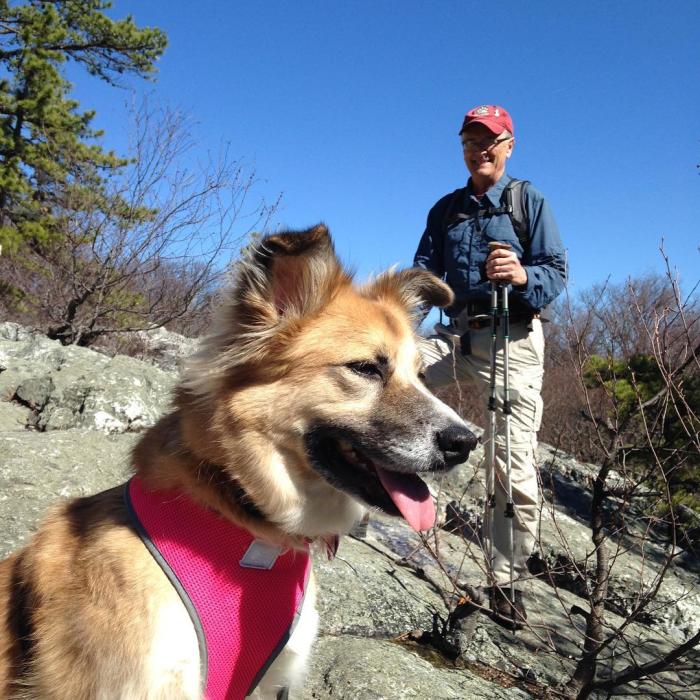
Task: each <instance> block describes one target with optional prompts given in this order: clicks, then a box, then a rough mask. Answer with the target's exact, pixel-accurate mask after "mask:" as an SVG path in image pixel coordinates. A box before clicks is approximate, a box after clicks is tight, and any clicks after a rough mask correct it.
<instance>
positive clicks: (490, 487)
mask: <svg viewBox="0 0 700 700" xmlns="http://www.w3.org/2000/svg"><path fill="white" fill-rule="evenodd" d="M497 343H498V285H497V284H496V283H495V282H491V367H490V368H489V369H490V375H489V403H488V410H489V427H490V436H491V439H490V440H489V451H488V458H487V460H486V519H487V523H486V525H487V531H488V537H489V544H488V572H487V573H488V577H489V579H490V584H491V591H492V595H494V596H495V595H496V592H495V589H496V578H495V576H494V573H493V537H494V517H493V516H494V512H495V509H496V354H497V351H498V347H497Z"/></svg>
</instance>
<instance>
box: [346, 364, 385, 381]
mask: <svg viewBox="0 0 700 700" xmlns="http://www.w3.org/2000/svg"><path fill="white" fill-rule="evenodd" d="M345 366H346V367H347V368H348V369H351V370H352V371H353V372H355V374H359V375H361V376H363V377H370V378H374V377H376V378H377V379H382V380H383V379H384V374H383V373H382V370H381V368H380V367H379V365H376V364H375V363H374V362H364V361H360V362H348V363H347V365H345Z"/></svg>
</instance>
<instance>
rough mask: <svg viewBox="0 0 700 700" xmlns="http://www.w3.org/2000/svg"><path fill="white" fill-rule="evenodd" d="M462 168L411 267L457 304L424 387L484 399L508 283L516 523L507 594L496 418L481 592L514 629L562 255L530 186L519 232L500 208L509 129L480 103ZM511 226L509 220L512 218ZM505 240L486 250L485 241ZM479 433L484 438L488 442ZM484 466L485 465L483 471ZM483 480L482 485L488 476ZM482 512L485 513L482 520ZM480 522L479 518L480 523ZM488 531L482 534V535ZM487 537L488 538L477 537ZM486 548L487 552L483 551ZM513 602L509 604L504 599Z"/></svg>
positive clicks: (464, 135) (528, 544) (519, 615)
mask: <svg viewBox="0 0 700 700" xmlns="http://www.w3.org/2000/svg"><path fill="white" fill-rule="evenodd" d="M459 136H460V139H461V141H462V150H463V153H464V162H465V164H466V166H467V169H468V170H469V173H470V174H471V177H470V178H469V181H468V183H467V186H466V187H465V188H462V189H459V190H456V191H455V192H453V193H451V194H448V195H446V196H445V197H443V198H442V199H440V200H439V201H438V202H437V203H436V204H435V206H434V207H433V208H432V209H431V210H430V212H429V214H428V222H427V226H426V229H425V232H424V233H423V237H422V238H421V240H420V243H419V245H418V250H417V252H416V256H415V261H414V264H415V265H417V266H419V267H423V268H425V269H427V270H430V271H431V272H433V273H434V274H436V275H438V276H439V277H444V278H445V279H446V280H447V283H448V284H449V285H450V286H451V287H452V289H453V291H454V292H455V296H456V299H457V301H456V303H455V305H454V306H453V307H451V308H450V309H448V310H447V315H448V317H449V318H450V322H449V327H446V326H442V325H439V326H436V330H437V331H438V335H437V336H432V337H430V338H428V339H427V340H426V345H425V350H424V359H425V362H426V365H427V369H426V382H427V384H428V385H429V386H430V387H431V388H436V387H438V386H441V385H444V384H447V383H449V382H452V381H454V380H455V379H457V380H461V379H467V378H468V379H471V380H472V381H473V382H475V384H476V386H477V388H479V389H480V391H481V392H483V393H484V394H485V393H486V390H487V389H488V386H489V379H490V372H489V370H490V362H491V338H492V331H491V323H492V322H491V316H490V313H491V302H490V298H491V282H495V283H497V284H498V285H507V286H508V290H509V291H508V305H509V309H510V319H511V322H510V344H509V360H510V371H509V381H510V399H511V407H512V418H511V421H510V423H511V431H510V432H511V486H512V494H513V503H514V506H515V508H514V510H515V517H514V519H513V526H514V538H513V539H514V567H513V579H514V581H515V586H514V588H515V590H514V591H513V592H512V594H511V590H510V580H511V571H510V547H509V544H508V534H509V526H510V524H509V519H508V518H507V516H506V513H505V511H506V492H507V489H506V454H505V431H504V421H503V418H502V415H501V411H500V399H499V411H498V414H499V419H498V424H497V427H496V460H495V461H496V464H495V495H496V499H495V509H492V511H491V512H492V513H493V517H494V524H493V561H492V562H491V563H490V564H489V562H488V557H487V565H488V566H489V569H490V571H489V578H490V584H491V587H490V589H489V593H490V602H491V609H492V611H493V615H494V618H495V619H496V620H497V621H499V622H502V623H504V624H513V621H515V623H516V625H518V626H521V625H522V622H523V621H524V620H525V619H526V617H527V615H526V611H525V606H524V603H523V600H522V591H521V584H522V581H523V580H524V579H525V578H526V577H527V559H528V557H529V556H530V554H531V553H532V550H533V547H534V544H535V537H536V529H537V523H536V518H537V502H538V487H537V474H536V470H535V449H536V445H537V431H538V429H539V427H540V422H541V418H542V398H541V396H540V392H541V388H542V376H543V368H544V337H543V335H542V324H541V320H540V312H541V311H542V309H544V308H545V307H546V306H547V305H548V304H550V303H551V302H552V301H553V300H554V298H555V297H556V296H557V295H558V294H559V293H560V292H561V291H562V289H563V288H564V284H565V280H566V260H565V252H564V248H563V246H562V243H561V240H560V238H559V231H558V229H557V225H556V223H555V221H554V218H553V216H552V213H551V210H550V208H549V205H548V203H547V201H546V199H545V198H544V197H543V195H542V194H541V193H540V192H538V191H537V190H536V189H535V188H534V187H532V186H531V185H529V183H524V185H523V190H522V192H520V191H517V192H516V191H512V192H511V193H510V194H511V196H512V197H513V198H518V197H522V199H521V200H519V201H518V203H522V205H523V213H522V216H523V217H524V219H525V222H526V223H525V225H524V227H523V226H522V224H521V226H520V228H524V229H525V230H524V232H523V231H521V232H520V236H519V235H518V234H517V233H516V227H515V226H514V217H513V214H509V213H508V212H507V211H505V210H506V209H507V207H505V206H504V201H502V199H504V198H505V195H504V190H505V189H506V186H507V185H508V183H509V182H510V181H511V179H512V178H511V177H510V176H508V175H507V174H506V163H507V161H508V159H509V158H510V157H511V155H512V153H513V148H514V146H515V132H514V129H513V122H512V120H511V117H510V115H509V114H508V112H507V111H506V110H505V109H503V108H502V107H498V106H496V105H482V106H480V107H476V108H475V109H472V110H470V111H469V112H467V114H466V116H465V118H464V122H463V123H462V128H461V129H460V131H459ZM516 223H517V221H516ZM493 242H501V243H507V244H508V246H509V248H508V247H504V248H501V249H495V250H494V249H493V248H490V247H489V243H493ZM496 366H497V375H496V376H497V383H498V387H499V390H501V389H502V387H503V349H502V348H500V347H499V352H498V356H497V363H496ZM489 432H490V430H489V429H487V434H486V440H491V439H493V436H492V435H490V434H489ZM488 468H489V465H487V469H488ZM487 481H488V478H487ZM488 510H489V509H488V503H487V511H488ZM487 515H488V513H487ZM487 522H488V519H487ZM486 529H487V530H490V529H491V528H490V527H487V528H486ZM484 536H485V537H486V538H488V537H490V534H489V532H484ZM487 551H488V549H487ZM511 600H513V601H514V602H511Z"/></svg>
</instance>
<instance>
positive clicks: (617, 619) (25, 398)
mask: <svg viewBox="0 0 700 700" xmlns="http://www.w3.org/2000/svg"><path fill="white" fill-rule="evenodd" d="M166 340H167V343H166V344H167V346H168V348H169V350H168V352H164V357H166V359H165V361H164V365H165V367H158V366H155V365H154V364H152V363H147V362H142V361H138V360H135V359H133V358H129V357H123V356H116V357H112V358H110V357H107V356H105V355H101V354H99V353H96V352H93V351H91V350H87V349H83V348H74V347H67V348H66V347H62V346H60V345H59V344H58V343H56V342H54V341H49V340H47V339H46V338H44V337H42V336H40V335H36V334H32V333H29V332H27V331H25V330H24V329H22V328H21V327H18V326H16V325H15V324H9V323H5V324H0V556H5V555H6V554H8V553H9V552H10V551H12V550H14V549H16V548H17V547H19V546H20V545H21V544H22V543H23V542H24V541H25V540H26V539H27V537H28V536H29V535H30V534H31V532H32V531H33V530H34V528H35V527H36V525H37V523H38V522H39V520H40V519H41V518H42V516H43V514H44V513H45V511H46V510H47V508H49V507H50V505H51V503H53V502H55V501H56V500H58V499H63V498H69V497H72V496H77V495H85V494H89V493H94V492H97V491H99V490H102V489H105V488H108V487H110V486H113V485H115V484H117V483H120V482H122V481H124V480H125V478H126V477H127V475H128V473H129V453H130V450H131V448H132V446H133V444H134V442H135V440H136V439H137V438H138V433H139V432H141V431H142V430H143V429H145V428H146V427H147V426H148V425H150V424H152V423H153V422H154V421H155V420H156V418H157V417H158V416H159V415H160V414H161V413H162V412H164V411H166V410H167V408H168V405H169V394H170V390H171V388H172V386H173V385H174V383H175V381H176V379H177V371H176V369H175V368H176V367H177V365H178V362H179V357H180V355H181V354H182V352H183V351H187V350H189V349H190V347H191V346H190V345H189V344H188V343H183V344H181V345H178V343H176V342H174V341H173V342H171V341H172V338H167V339H166ZM173 348H174V349H173ZM155 354H156V355H157V353H155ZM475 430H476V428H475ZM482 458H483V454H481V452H480V450H477V451H476V452H475V454H473V455H472V457H471V458H470V461H469V463H467V464H465V465H462V466H461V467H459V468H457V469H455V470H453V471H452V472H451V473H450V474H448V475H445V476H443V477H442V478H441V479H436V480H434V481H433V482H432V484H431V488H432V489H433V492H434V494H435V495H436V497H437V500H438V512H439V519H440V521H441V522H443V523H444V522H445V521H448V524H449V529H450V530H451V531H450V532H448V531H447V530H445V529H442V530H436V531H434V532H431V533H428V534H427V536H425V537H424V538H420V537H419V536H418V535H417V534H416V533H414V532H413V531H411V530H410V529H409V528H408V526H407V525H406V524H405V523H404V522H403V521H401V520H398V519H393V518H389V517H386V516H383V515H379V514H373V515H372V518H371V520H370V523H369V527H368V531H367V534H366V536H365V537H364V538H361V539H360V538H357V537H346V538H344V539H343V541H342V542H341V545H340V549H339V551H338V556H337V557H336V558H335V559H334V560H332V561H328V560H326V559H325V558H324V557H323V556H317V557H316V559H315V568H316V573H317V575H318V580H319V589H320V593H319V608H320V613H321V621H322V622H321V635H320V638H319V640H318V643H317V646H316V650H315V654H314V657H313V663H312V667H311V672H310V675H309V678H308V681H307V683H306V686H305V688H304V689H303V690H301V691H299V692H297V693H296V695H295V696H293V697H296V698H297V700H299V699H302V698H303V700H310V699H311V698H317V699H321V698H346V699H348V700H350V699H352V700H359V699H363V698H367V699H370V698H371V699H377V700H379V699H380V698H386V699H392V700H393V699H402V698H429V699H431V700H441V699H443V698H444V699H445V700H447V699H452V698H494V699H500V698H503V699H506V698H527V697H533V696H534V697H547V696H548V692H549V689H552V688H554V687H557V686H559V685H560V684H561V683H563V682H565V681H566V680H567V679H568V678H569V677H570V675H571V673H572V671H573V668H574V665H575V660H576V658H578V656H580V653H581V647H582V643H583V630H584V628H585V622H584V618H583V614H585V613H586V612H587V606H586V604H585V601H584V599H583V598H582V597H581V594H582V593H585V590H586V587H587V586H589V585H590V575H591V566H592V558H591V557H592V551H593V546H592V544H591V541H590V532H589V530H588V528H587V526H586V521H585V515H586V504H587V501H588V499H589V488H588V484H589V481H590V478H591V477H592V476H593V475H594V474H595V467H594V466H593V465H585V464H580V463H578V462H576V461H575V460H573V459H571V458H570V457H568V456H566V455H562V454H557V453H556V452H555V451H554V450H552V449H551V448H549V447H547V446H542V447H541V448H540V451H539V463H540V465H541V467H542V469H541V471H542V475H543V486H544V492H545V494H546V496H547V498H546V499H545V500H544V502H543V505H542V510H541V528H540V529H541V537H540V543H539V551H538V552H537V553H536V554H535V555H533V558H532V560H531V564H532V572H533V577H532V579H531V580H530V581H528V582H527V584H526V586H525V600H526V603H527V609H528V622H529V623H530V624H529V625H528V626H527V627H526V628H525V629H523V630H521V631H519V632H517V633H515V634H514V633H512V632H510V631H507V630H505V629H503V628H502V627H500V626H498V625H497V624H495V622H493V621H492V620H491V619H490V618H489V617H488V616H487V615H486V614H485V613H484V612H482V611H479V610H478V609H475V608H473V607H470V606H469V605H467V604H466V602H465V601H466V600H467V598H468V596H469V595H472V596H473V594H474V592H475V591H476V592H478V590H479V588H478V587H479V586H480V585H482V584H483V583H484V574H483V571H482V569H483V563H482V554H481V552H480V549H479V544H478V536H479V534H478V530H479V513H480V511H481V507H482V501H483V484H482V482H481V471H480V469H479V465H480V461H481V459H482ZM642 527H643V526H642V525H641V524H640V525H639V526H638V527H637V526H635V525H634V524H631V525H630V526H629V527H628V528H627V529H626V530H625V532H624V533H623V534H622V535H621V536H620V537H619V538H617V539H616V540H615V541H614V542H612V541H611V549H612V551H613V555H614V556H615V557H616V560H615V565H614V568H613V572H612V576H611V583H610V587H611V591H612V596H611V603H610V605H609V606H608V608H609V610H608V613H607V616H608V623H609V625H610V626H611V627H609V628H608V630H607V631H608V632H609V631H610V630H611V629H612V628H613V627H615V626H620V625H621V624H622V622H623V616H624V615H625V613H626V610H628V609H629V608H630V606H631V605H632V604H633V603H634V600H635V599H636V597H637V596H638V595H639V594H640V592H642V593H643V592H644V591H645V590H648V589H649V587H651V586H652V585H654V582H655V580H656V577H657V576H658V574H659V572H660V571H661V569H662V567H663V565H664V561H665V560H666V555H667V554H668V549H667V546H666V544H665V543H664V542H663V541H661V540H658V541H655V540H654V539H653V538H651V537H649V536H647V537H644V538H640V537H639V535H640V532H642V530H641V529H640V528H642ZM676 554H677V555H678V556H677V558H676V560H675V562H674V564H673V565H672V566H671V568H670V570H669V571H668V572H667V574H666V576H665V579H664V582H663V584H662V586H661V588H660V590H659V593H658V595H657V598H656V601H657V602H656V603H655V604H654V605H652V606H649V608H648V609H647V610H646V611H645V614H644V615H643V616H640V618H639V619H637V620H636V621H634V622H632V623H630V624H629V625H628V626H627V627H626V629H625V640H624V641H623V640H619V641H617V642H614V643H613V644H611V645H610V650H609V653H606V654H605V657H604V658H605V659H606V661H605V665H606V668H605V673H606V674H609V673H610V671H611V669H615V670H617V669H620V668H622V667H625V666H627V665H628V664H629V663H630V662H631V661H632V658H634V661H635V662H636V663H638V664H643V663H646V662H648V661H650V660H655V659H659V658H661V657H662V656H663V655H664V654H665V653H667V651H668V650H669V649H671V648H672V647H673V645H674V644H678V643H679V642H682V641H683V640H685V639H687V638H688V637H689V636H690V635H692V634H694V633H695V631H697V629H698V626H699V625H700V597H699V595H698V592H697V575H698V569H697V562H696V561H694V560H692V559H691V558H690V557H689V556H688V555H684V554H683V553H676ZM552 584H556V586H553V585H552ZM460 600H461V607H460V608H458V609H459V610H462V611H463V613H464V614H463V615H461V616H459V617H458V616H453V617H452V618H451V619H449V620H448V613H449V610H451V609H453V608H454V607H455V605H457V604H459V603H460ZM692 654H693V652H691V655H690V656H689V657H686V658H687V660H688V663H687V664H686V666H690V667H693V665H694V668H691V669H690V670H682V671H679V672H673V673H666V674H664V675H663V676H662V680H663V682H664V683H667V684H668V683H671V684H673V683H679V684H684V683H685V684H689V683H692V682H695V683H697V668H698V656H697V654H695V656H692ZM632 655H633V657H632ZM693 673H695V674H696V675H695V677H694V678H693V676H692V674H693ZM635 692H637V693H641V694H642V696H643V697H657V696H658V697H662V693H661V689H660V686H657V685H655V684H654V683H652V682H648V681H646V682H645V681H642V682H641V683H638V684H637V686H636V691H635ZM600 697H604V695H601V696H600Z"/></svg>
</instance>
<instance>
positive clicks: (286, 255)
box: [235, 224, 351, 326]
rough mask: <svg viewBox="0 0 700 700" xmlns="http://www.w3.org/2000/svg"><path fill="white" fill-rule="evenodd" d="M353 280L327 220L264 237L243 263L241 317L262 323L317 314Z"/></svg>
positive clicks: (238, 288)
mask: <svg viewBox="0 0 700 700" xmlns="http://www.w3.org/2000/svg"><path fill="white" fill-rule="evenodd" d="M350 281H351V278H350V275H348V273H347V272H345V270H344V269H343V267H342V265H341V264H340V261H339V260H338V258H337V257H336V254H335V250H334V249H333V242H332V241H331V237H330V234H329V232H328V229H327V228H326V226H324V225H323V224H319V225H318V226H314V227H313V228H310V229H307V230H305V231H286V232H284V233H276V234H272V235H270V236H266V237H265V238H263V239H262V240H261V241H260V242H259V243H258V244H257V245H255V246H253V247H252V249H251V251H250V252H249V256H248V259H247V260H245V261H242V263H241V268H240V271H239V276H238V283H237V285H236V292H235V294H236V297H237V298H238V299H239V303H238V317H239V320H240V321H244V323H245V324H246V325H248V326H256V325H258V326H259V325H260V324H262V325H266V324H268V323H276V322H278V321H280V320H281V319H284V318H294V317H299V316H303V315H306V314H309V313H313V312H314V311H315V310H316V309H318V308H320V307H321V306H322V305H323V304H325V303H327V302H328V300H329V298H330V297H332V296H333V295H334V294H335V293H336V292H337V290H338V289H339V288H340V287H341V286H343V285H346V284H349V283H350Z"/></svg>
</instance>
